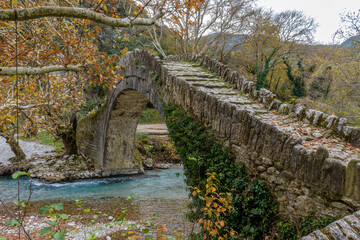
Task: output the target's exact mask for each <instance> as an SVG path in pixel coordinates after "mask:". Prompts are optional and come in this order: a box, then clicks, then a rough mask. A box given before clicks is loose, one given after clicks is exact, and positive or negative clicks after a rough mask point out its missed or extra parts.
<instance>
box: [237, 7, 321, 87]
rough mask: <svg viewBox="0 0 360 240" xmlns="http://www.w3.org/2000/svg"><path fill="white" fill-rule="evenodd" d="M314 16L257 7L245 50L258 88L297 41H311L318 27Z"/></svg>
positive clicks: (248, 27) (293, 47)
mask: <svg viewBox="0 0 360 240" xmlns="http://www.w3.org/2000/svg"><path fill="white" fill-rule="evenodd" d="M316 26H317V25H316V24H315V22H314V19H312V18H309V17H306V16H305V15H304V14H303V13H302V12H300V11H285V12H281V13H278V14H275V13H273V12H272V11H265V10H263V9H258V10H257V11H256V12H255V14H253V15H251V16H250V17H249V18H248V20H247V24H246V28H247V38H246V43H245V44H244V45H245V46H244V48H243V51H244V52H245V54H247V55H249V56H250V57H251V59H252V60H253V62H254V67H253V73H254V75H255V76H256V88H257V89H260V88H262V87H265V86H266V81H267V76H268V74H269V72H270V71H271V70H272V69H274V68H275V67H276V66H278V65H279V63H281V62H282V59H283V58H284V57H289V56H290V55H291V54H292V53H293V52H294V50H295V48H296V47H297V46H298V44H305V43H306V44H308V43H310V42H311V41H312V38H313V33H314V31H315V29H316Z"/></svg>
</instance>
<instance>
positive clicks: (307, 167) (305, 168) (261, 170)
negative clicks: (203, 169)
mask: <svg viewBox="0 0 360 240" xmlns="http://www.w3.org/2000/svg"><path fill="white" fill-rule="evenodd" d="M178 59H179V58H171V59H170V60H178ZM170 60H168V61H166V62H162V61H161V60H160V59H159V58H158V57H156V56H155V55H153V54H149V53H148V52H146V51H139V50H135V51H134V52H131V53H128V54H126V55H125V56H124V59H123V60H122V65H123V67H124V68H123V69H124V71H123V73H122V74H123V76H124V78H125V79H124V80H123V81H120V82H119V83H118V84H117V87H116V89H115V90H113V91H112V92H111V93H110V95H109V101H108V103H107V105H106V107H105V108H104V110H103V111H104V112H103V113H102V114H100V115H99V116H98V117H97V118H96V119H100V118H101V116H102V120H91V121H90V120H86V122H84V123H86V124H90V125H91V124H93V125H91V126H85V125H83V124H80V125H82V126H79V129H80V130H79V131H80V132H81V131H82V132H86V129H85V128H86V127H89V129H90V130H91V129H94V130H95V132H94V133H93V134H92V136H93V137H92V138H89V139H92V141H93V142H92V143H91V144H89V143H88V142H91V140H88V141H84V142H81V140H79V145H80V146H81V148H82V149H85V151H86V150H87V146H92V149H98V151H95V152H92V151H90V150H88V152H89V153H90V155H89V156H90V157H93V158H96V162H98V165H99V166H101V167H102V168H103V169H106V166H107V165H106V164H108V162H109V161H110V162H114V161H115V160H114V161H113V160H109V159H107V156H110V155H111V154H112V153H111V152H112V151H114V152H116V151H118V150H120V149H119V148H121V147H120V144H121V141H120V140H115V142H116V143H117V144H112V143H111V144H109V139H110V138H117V137H116V133H117V132H116V131H115V130H114V129H113V128H115V129H116V128H129V127H130V128H131V129H133V128H135V127H136V126H135V125H136V124H135V122H136V123H137V121H136V119H137V118H138V116H139V111H140V109H141V106H142V104H144V102H145V100H144V98H143V97H136V96H139V95H136V94H135V93H133V94H134V95H133V97H134V98H136V99H139V102H137V103H136V104H135V103H132V104H125V105H124V104H123V105H124V106H122V107H121V108H119V106H120V105H119V104H120V102H119V104H116V102H118V99H120V98H121V96H122V94H124V90H126V89H133V90H135V91H137V92H139V93H141V94H142V95H143V96H145V97H146V98H147V99H149V100H150V101H151V102H152V103H153V105H154V106H155V107H156V108H157V109H158V110H159V112H160V113H161V101H160V97H161V99H162V101H163V102H164V103H172V104H175V105H178V106H180V107H181V108H182V109H183V110H184V111H185V112H187V113H189V114H191V115H192V116H193V117H194V118H195V119H197V120H198V121H200V122H201V123H202V124H204V126H206V128H207V129H209V130H211V131H214V133H215V134H214V136H216V138H217V140H219V142H221V143H223V145H224V146H226V147H228V148H229V149H230V150H231V151H232V152H233V153H234V154H235V156H236V160H237V162H238V163H239V164H243V165H245V167H246V168H247V170H248V172H249V173H250V174H251V175H258V176H260V177H261V178H263V179H264V181H265V182H266V183H267V184H268V186H269V187H270V188H271V190H272V193H273V195H274V197H275V199H276V200H277V201H278V202H279V205H280V211H281V212H282V213H284V214H286V215H288V216H290V217H292V216H302V215H308V214H310V213H317V214H321V215H328V216H332V215H333V214H334V213H336V214H338V216H343V215H346V214H349V213H352V212H354V211H355V209H358V208H359V201H360V189H359V186H360V185H359V183H360V157H359V154H358V153H357V152H356V151H353V152H352V151H351V150H349V152H350V153H349V154H348V155H346V156H347V157H346V158H344V159H340V158H337V157H336V156H335V155H333V153H332V152H331V148H329V147H328V146H322V145H319V146H307V145H305V144H304V143H303V142H302V139H301V138H299V137H296V136H293V135H291V134H289V133H288V132H287V131H285V130H284V129H286V128H290V127H291V126H292V124H288V125H287V126H282V127H279V126H277V123H276V122H274V121H276V119H277V118H279V116H277V115H275V114H273V113H272V112H271V111H269V110H268V109H266V108H263V105H265V106H266V107H267V108H269V109H283V108H286V107H284V106H283V104H282V103H281V102H280V101H279V100H277V99H276V97H275V96H274V94H272V93H269V92H267V91H266V90H264V89H262V90H260V91H256V90H254V84H253V83H252V82H250V81H247V80H246V79H244V78H242V77H241V76H240V75H239V74H238V73H236V72H231V71H230V70H229V69H228V68H225V67H224V66H222V65H220V64H218V63H215V62H214V61H212V60H210V59H208V58H196V59H190V60H198V61H199V63H198V64H195V65H192V64H189V63H184V62H176V61H175V62H171V61H170ZM187 60H189V59H187ZM201 66H207V67H209V68H210V69H212V70H215V72H217V73H218V75H220V76H221V77H220V76H215V75H214V74H213V73H209V72H207V71H206V70H204V69H203V68H202V67H201ZM159 76H160V78H159ZM222 79H225V80H227V81H226V82H224V81H223V80H222ZM155 80H156V81H155ZM240 90H241V91H240ZM129 96H130V95H129ZM254 98H255V99H257V100H258V99H260V102H261V103H262V104H259V102H257V101H254V100H253V99H254ZM129 101H130V100H129ZM135 102H136V101H135ZM137 104H138V105H137ZM135 105H136V106H138V108H136V109H139V110H136V111H135V112H134V113H132V114H130V115H131V116H129V117H130V118H132V119H131V121H130V122H131V123H130V124H129V126H126V125H125V126H124V123H125V124H126V121H123V120H120V118H121V116H122V114H125V112H124V111H123V110H121V109H122V108H123V109H128V110H129V106H130V107H131V106H135ZM281 106H283V107H282V108H280V107H281ZM301 109H302V108H301ZM112 111H114V113H112ZM116 112H119V113H116ZM300 112H305V113H306V112H307V110H299V107H297V108H295V112H294V114H295V115H296V116H300V115H301V114H300ZM116 116H118V118H117V117H116ZM314 116H315V114H314ZM316 116H318V115H316ZM316 118H317V119H319V118H320V117H316ZM322 118H323V117H322ZM332 118H333V119H336V117H331V118H329V117H326V118H325V120H324V121H320V122H321V123H323V122H329V123H328V124H327V125H329V124H330V123H331V124H330V125H329V127H331V128H335V127H338V126H339V124H340V119H338V120H331V121H330V119H332ZM269 119H270V120H271V121H270V120H269ZM314 119H315V117H314ZM314 119H312V118H309V121H312V123H313V124H314V122H315V120H314ZM317 121H319V120H317ZM101 122H102V123H101ZM101 125H103V127H101ZM97 126H100V128H98V127H97ZM326 127H327V126H326ZM119 131H120V132H121V133H122V134H128V136H121V137H118V139H122V138H127V140H126V142H127V148H126V149H127V151H129V152H128V153H124V154H123V156H127V157H126V159H124V161H125V162H126V161H127V162H128V163H129V164H130V163H132V156H131V154H130V151H131V153H132V149H131V148H132V146H131V141H133V140H132V139H133V134H134V131H133V130H131V131H130V130H129V131H124V130H119ZM118 133H119V132H118ZM83 135H86V136H87V135H90V134H83ZM110 141H111V140H110ZM336 141H339V143H338V144H345V145H346V143H342V142H341V140H336ZM94 146H96V147H94ZM117 146H118V147H117ZM329 149H330V150H329ZM121 151H123V152H124V151H125V150H124V149H123V150H121ZM115 162H116V161H115ZM130 165H131V164H130ZM110 166H115V169H117V170H119V167H120V166H119V165H116V164H115V165H110ZM109 169H110V168H109ZM109 169H108V170H109Z"/></svg>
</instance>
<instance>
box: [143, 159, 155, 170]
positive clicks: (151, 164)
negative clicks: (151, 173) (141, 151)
mask: <svg viewBox="0 0 360 240" xmlns="http://www.w3.org/2000/svg"><path fill="white" fill-rule="evenodd" d="M154 163H155V162H154V159H152V158H146V159H145V160H144V162H143V166H144V168H145V169H146V170H151V169H153V168H154Z"/></svg>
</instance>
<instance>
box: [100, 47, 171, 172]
mask: <svg viewBox="0 0 360 240" xmlns="http://www.w3.org/2000/svg"><path fill="white" fill-rule="evenodd" d="M121 65H122V66H124V68H123V71H122V75H123V77H124V80H122V81H120V82H119V83H118V84H117V86H116V88H115V89H114V90H113V91H112V92H111V94H110V95H109V98H108V103H107V106H106V109H105V115H104V128H103V131H102V132H103V136H102V139H103V141H102V145H103V147H102V148H101V149H102V156H101V158H100V159H101V161H100V162H99V163H98V167H100V168H101V169H102V172H103V175H116V174H134V173H138V172H141V168H140V166H136V164H134V162H133V149H134V140H135V133H136V128H137V125H138V121H139V119H140V116H141V113H142V111H143V110H144V109H145V107H146V105H147V103H148V102H150V103H151V104H152V105H153V106H154V107H155V108H156V109H157V110H158V112H159V113H160V115H161V116H162V118H163V119H164V120H165V117H164V114H163V112H162V103H161V101H160V93H159V89H158V84H157V83H156V82H155V81H154V80H153V77H152V71H151V69H148V68H145V67H144V66H143V65H141V64H140V65H137V62H136V61H135V60H134V58H132V56H131V54H128V55H126V56H125V57H124V58H123V59H122V62H121Z"/></svg>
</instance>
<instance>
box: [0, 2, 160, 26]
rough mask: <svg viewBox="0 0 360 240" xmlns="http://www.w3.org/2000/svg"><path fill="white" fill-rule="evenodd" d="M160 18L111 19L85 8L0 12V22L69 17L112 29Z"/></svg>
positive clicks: (147, 23)
mask: <svg viewBox="0 0 360 240" xmlns="http://www.w3.org/2000/svg"><path fill="white" fill-rule="evenodd" d="M162 16H163V14H162V13H157V14H155V16H154V18H136V19H130V18H113V17H108V16H106V15H105V14H102V13H98V12H95V11H93V10H91V9H87V8H76V7H53V6H51V7H48V6H44V7H34V8H23V9H15V10H13V9H1V10H0V21H15V20H17V21H26V20H30V19H37V18H43V17H70V18H81V19H88V20H92V21H94V22H97V23H101V24H105V25H108V26H112V27H131V26H135V25H142V26H150V25H154V24H155V23H156V20H158V19H160V18H161V17H162Z"/></svg>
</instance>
